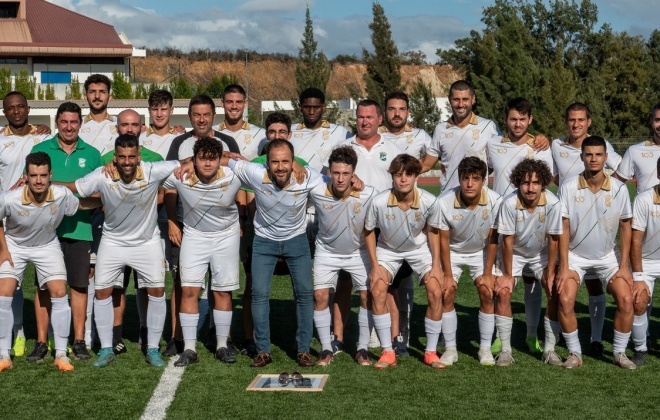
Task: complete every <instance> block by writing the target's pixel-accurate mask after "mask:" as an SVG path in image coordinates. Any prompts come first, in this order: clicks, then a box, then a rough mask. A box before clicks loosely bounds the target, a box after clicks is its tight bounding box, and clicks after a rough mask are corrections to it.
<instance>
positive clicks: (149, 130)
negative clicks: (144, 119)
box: [145, 125, 176, 137]
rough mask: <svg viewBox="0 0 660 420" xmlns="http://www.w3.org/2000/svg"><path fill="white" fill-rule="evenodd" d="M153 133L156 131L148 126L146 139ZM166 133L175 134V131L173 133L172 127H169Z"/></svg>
mask: <svg viewBox="0 0 660 420" xmlns="http://www.w3.org/2000/svg"><path fill="white" fill-rule="evenodd" d="M155 133H156V131H155V130H154V129H153V127H151V125H150V126H149V127H147V132H146V133H145V134H146V137H149V136H150V135H152V134H155ZM168 133H169V134H176V131H174V127H170V129H169V131H168Z"/></svg>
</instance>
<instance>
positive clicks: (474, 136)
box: [472, 129, 481, 140]
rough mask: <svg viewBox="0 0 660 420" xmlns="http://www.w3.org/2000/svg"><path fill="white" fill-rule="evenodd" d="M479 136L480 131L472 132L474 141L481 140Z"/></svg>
mask: <svg viewBox="0 0 660 420" xmlns="http://www.w3.org/2000/svg"><path fill="white" fill-rule="evenodd" d="M479 134H481V130H479V129H475V130H472V139H473V140H479Z"/></svg>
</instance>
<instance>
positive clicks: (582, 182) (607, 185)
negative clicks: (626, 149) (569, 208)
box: [577, 173, 612, 191]
mask: <svg viewBox="0 0 660 420" xmlns="http://www.w3.org/2000/svg"><path fill="white" fill-rule="evenodd" d="M577 182H578V190H583V189H585V188H589V184H588V183H587V180H586V179H585V178H584V173H581V174H580V175H578V180H577ZM600 189H601V190H605V191H611V190H612V179H611V178H610V176H609V175H608V174H605V181H603V185H601V186H600Z"/></svg>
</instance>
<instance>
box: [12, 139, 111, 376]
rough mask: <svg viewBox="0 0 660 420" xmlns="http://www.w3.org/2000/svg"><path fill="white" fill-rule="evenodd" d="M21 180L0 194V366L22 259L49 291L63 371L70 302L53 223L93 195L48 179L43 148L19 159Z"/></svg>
mask: <svg viewBox="0 0 660 420" xmlns="http://www.w3.org/2000/svg"><path fill="white" fill-rule="evenodd" d="M25 172H26V175H27V176H26V185H25V186H23V187H22V188H19V189H16V190H13V191H9V192H7V193H5V194H3V195H0V218H4V225H3V222H1V221H0V263H1V264H2V265H0V371H3V370H7V369H11V368H12V362H11V359H10V358H9V349H10V348H11V333H12V326H13V325H14V315H13V313H12V310H11V303H12V296H13V294H14V291H15V290H16V288H17V286H20V285H21V281H22V280H23V274H24V273H25V269H26V267H27V263H28V262H31V263H33V264H34V266H35V269H36V272H37V281H38V282H39V288H40V289H42V290H48V293H49V294H50V302H51V313H50V320H51V324H52V327H53V335H54V338H55V363H54V365H55V366H56V367H57V368H58V369H59V370H61V371H63V372H68V371H72V370H73V369H74V368H73V366H72V365H71V362H70V360H69V358H68V357H66V346H67V340H68V339H69V330H70V324H71V307H70V306H69V302H68V299H67V294H66V269H65V267H64V256H63V254H62V248H61V247H60V243H59V241H58V240H57V237H56V236H55V229H56V228H57V226H58V225H59V224H60V222H61V221H62V218H63V217H64V216H72V215H73V214H75V213H76V211H77V210H78V208H79V206H80V208H81V209H84V210H89V209H91V208H94V207H99V206H100V205H101V202H100V200H98V199H81V200H78V198H76V197H74V195H73V194H72V193H71V192H70V191H69V190H68V189H66V188H64V187H61V186H57V185H50V178H51V176H52V172H51V162H50V157H49V156H48V155H47V154H46V153H44V152H36V153H31V154H29V155H28V156H27V157H26V159H25Z"/></svg>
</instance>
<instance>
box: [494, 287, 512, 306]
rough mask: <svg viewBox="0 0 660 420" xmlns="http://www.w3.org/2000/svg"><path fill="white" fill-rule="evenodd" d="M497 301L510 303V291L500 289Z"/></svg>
mask: <svg viewBox="0 0 660 420" xmlns="http://www.w3.org/2000/svg"><path fill="white" fill-rule="evenodd" d="M497 299H498V300H499V301H500V302H501V303H510V302H511V290H509V289H501V290H500V291H499V292H497Z"/></svg>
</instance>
